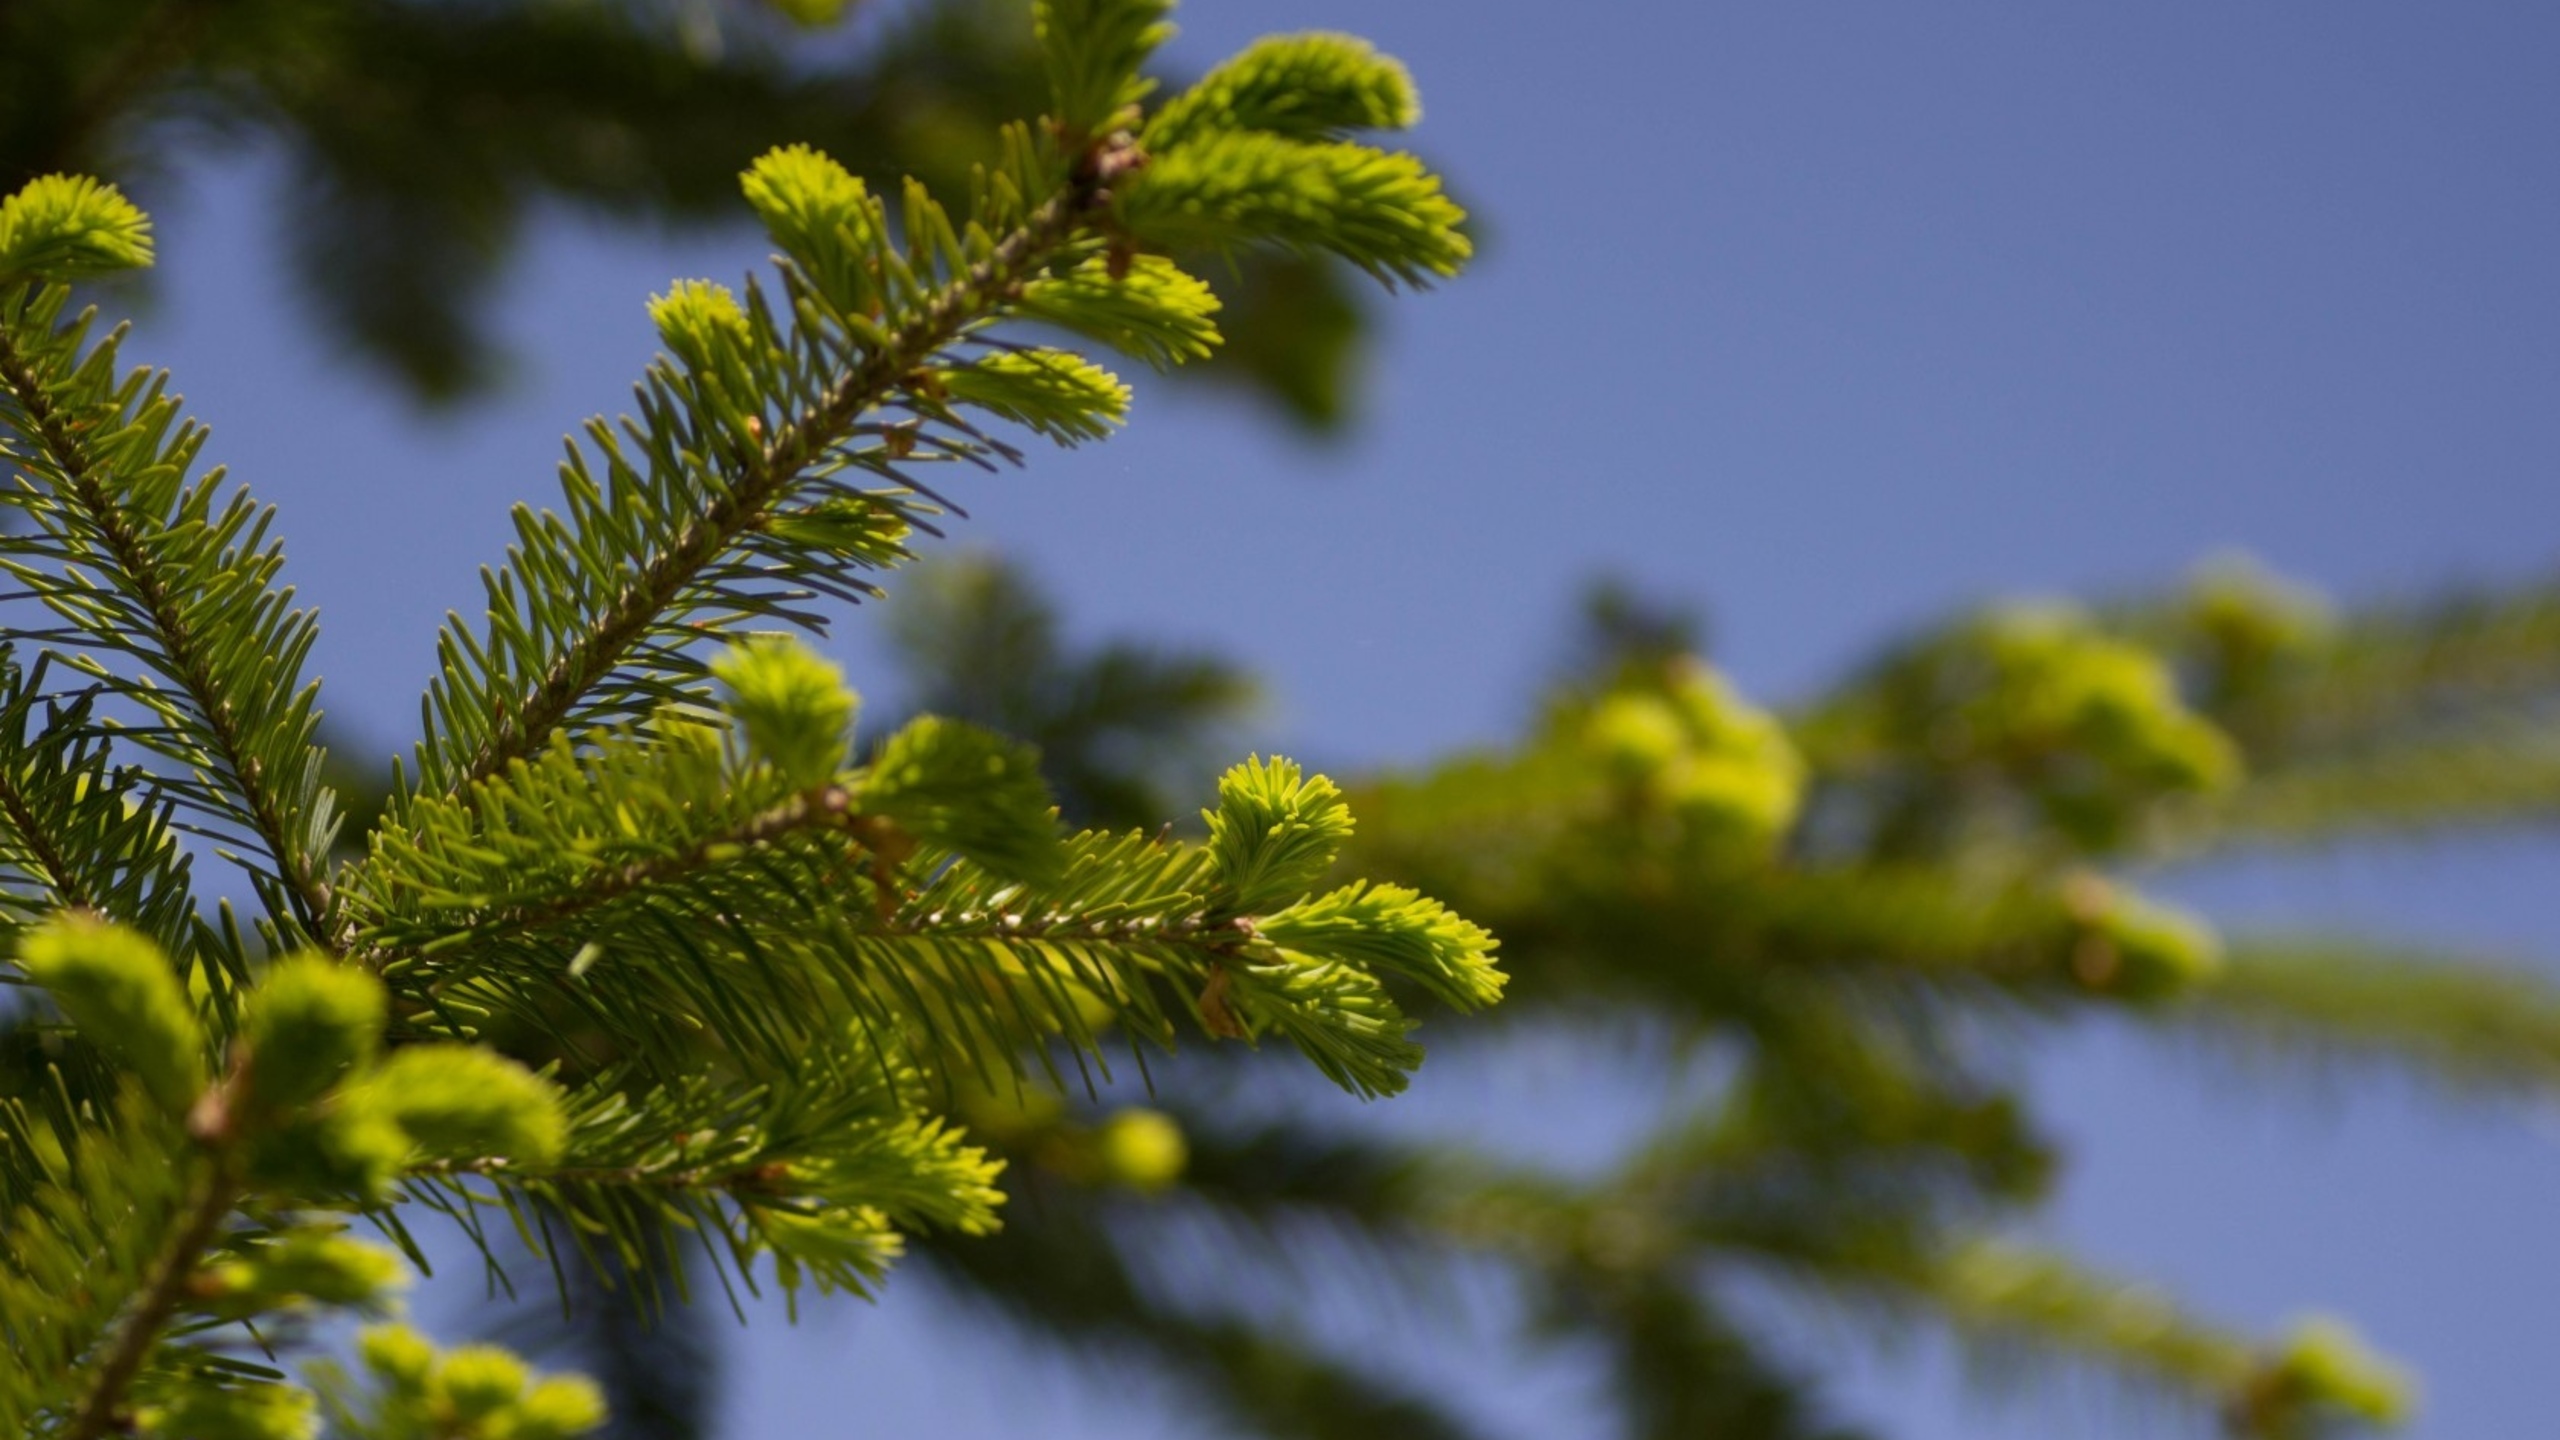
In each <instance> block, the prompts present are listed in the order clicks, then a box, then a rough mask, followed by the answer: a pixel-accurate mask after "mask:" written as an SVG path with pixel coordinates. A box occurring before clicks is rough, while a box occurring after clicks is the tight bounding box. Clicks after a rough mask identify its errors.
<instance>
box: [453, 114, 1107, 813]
mask: <svg viewBox="0 0 2560 1440" xmlns="http://www.w3.org/2000/svg"><path fill="white" fill-rule="evenodd" d="M1138 163H1139V154H1138V152H1137V150H1136V149H1135V147H1134V146H1133V145H1132V144H1130V143H1128V142H1127V141H1125V140H1121V141H1117V142H1112V141H1106V142H1104V143H1103V144H1101V145H1100V146H1098V147H1097V148H1096V150H1095V151H1094V154H1093V157H1092V159H1091V160H1090V161H1089V163H1088V164H1087V165H1086V166H1085V167H1083V168H1082V170H1081V171H1080V173H1079V174H1078V175H1077V176H1076V177H1075V178H1073V179H1072V180H1071V181H1070V182H1069V183H1068V184H1067V185H1066V186H1064V187H1062V188H1061V189H1060V190H1059V191H1058V192H1057V193H1055V194H1053V195H1051V196H1050V197H1049V198H1048V199H1047V200H1046V201H1044V202H1042V204H1041V205H1040V206H1039V207H1038V208H1037V209H1036V210H1034V211H1033V212H1032V213H1031V215H1030V216H1029V218H1028V219H1026V220H1025V221H1024V222H1023V223H1022V224H1021V225H1020V226H1019V227H1017V228H1016V229H1015V230H1013V231H1012V232H1011V233H1010V234H1008V235H1006V236H1005V237H1004V239H1003V240H1001V241H1000V242H998V244H997V245H996V247H995V250H994V252H993V253H992V254H990V255H989V256H988V257H987V258H986V259H984V260H982V261H979V262H978V263H977V264H975V265H973V266H971V267H970V268H969V269H968V270H966V271H964V272H963V273H962V274H960V275H959V276H958V277H957V278H955V279H953V280H952V281H951V282H950V283H949V284H947V285H945V286H944V287H943V288H942V289H941V290H940V291H938V292H936V293H935V295H934V296H933V298H932V299H931V300H930V301H928V302H927V303H926V304H925V305H924V307H923V308H922V310H920V311H919V312H918V313H917V314H916V315H915V316H914V318H913V319H911V320H909V321H908V322H907V323H906V324H905V325H903V326H900V327H898V328H897V329H895V330H893V331H890V332H889V333H888V334H887V336H886V337H885V338H884V339H883V341H882V343H881V344H880V345H879V346H878V347H877V348H876V349H874V350H873V351H872V354H871V357H870V358H869V359H868V360H866V361H865V362H864V363H863V364H862V365H861V366H859V367H858V368H856V369H855V370H853V371H852V372H851V373H850V374H848V375H846V376H844V377H843V378H842V379H841V380H840V381H838V382H837V383H836V385H835V386H834V387H833V388H832V389H831V390H830V391H829V392H828V393H827V394H826V396H825V397H824V398H823V399H822V400H820V401H819V402H818V403H817V404H815V405H813V406H811V407H809V408H808V409H806V410H804V411H803V412H802V413H801V414H800V416H799V417H798V418H797V419H795V420H792V421H790V422H788V423H785V424H783V425H780V426H778V427H776V428H775V430H774V433H773V434H772V435H771V437H769V438H768V439H766V440H765V442H764V444H763V445H762V447H761V449H760V450H759V451H758V452H757V453H756V454H755V456H754V457H752V459H751V460H750V461H749V462H748V463H747V465H746V466H745V467H744V472H743V473H742V474H741V475H739V476H738V477H737V478H736V480H735V481H734V482H733V483H732V484H731V485H730V486H729V487H728V488H727V489H726V490H725V491H724V492H723V493H722V494H720V495H719V496H718V497H716V498H715V499H714V500H713V501H712V503H711V504H710V505H709V506H708V507H707V508H705V509H704V511H703V512H702V513H701V514H700V515H698V516H697V517H695V518H694V519H693V520H692V521H691V522H690V523H689V524H687V525H686V526H685V527H684V529H683V530H682V531H680V532H679V533H678V534H677V536H676V537H675V539H674V541H673V542H672V543H671V544H669V545H668V546H667V547H666V548H664V549H663V550H661V551H660V552H659V553H658V554H657V556H656V557H654V558H653V559H652V560H651V561H650V562H649V563H648V564H646V565H645V566H643V567H642V568H641V570H640V572H639V573H638V574H636V575H634V576H633V577H632V578H631V579H630V581H629V582H628V583H627V584H626V585H625V586H624V587H623V588H622V590H621V592H620V593H619V594H618V595H616V596H615V597H614V598H613V599H612V600H611V601H610V602H609V603H608V604H607V605H606V606H605V608H604V610H603V611H602V612H601V613H600V614H598V615H597V616H596V617H595V618H594V620H593V621H592V622H591V623H590V624H589V625H588V627H587V630H586V634H585V635H584V637H583V638H582V639H581V640H580V641H579V642H578V643H577V644H575V645H573V646H572V647H571V648H570V649H569V650H568V651H566V652H565V653H563V654H562V655H560V656H559V657H558V658H557V659H556V660H555V661H554V662H553V664H552V666H551V668H550V670H549V672H548V673H546V674H545V675H544V676H543V678H542V680H541V681H540V683H539V684H537V685H536V686H535V687H534V689H533V691H532V693H531V694H530V695H529V696H528V697H527V698H526V700H525V702H524V704H523V705H522V706H521V707H520V708H518V709H515V710H512V711H510V712H508V713H506V714H503V715H500V716H498V717H496V718H495V721H494V723H493V724H492V725H491V727H490V729H489V732H488V734H487V736H486V738H485V739H484V740H483V741H482V742H481V744H480V746H479V748H478V749H477V750H476V751H475V752H474V753H473V754H472V756H471V758H470V760H469V761H468V763H466V764H465V765H464V766H463V767H462V768H461V771H460V774H459V776H458V777H457V779H456V781H455V783H454V785H453V787H452V788H453V789H454V790H457V791H458V790H460V789H462V788H464V787H466V786H468V785H470V784H471V783H473V782H474V781H478V780H483V779H486V778H488V777H490V776H492V775H495V774H497V773H499V772H500V771H502V770H504V769H505V768H506V766H507V765H508V763H509V762H510V761H514V760H518V759H522V758H524V757H525V756H528V755H530V754H532V753H533V752H534V751H535V750H536V749H538V748H539V747H540V746H541V745H542V744H543V743H544V741H545V740H546V739H548V737H549V736H550V734H551V733H552V731H553V730H555V729H557V728H558V727H559V726H560V725H561V723H562V722H564V721H565V720H567V719H568V717H569V716H570V714H571V713H572V712H573V711H574V710H575V709H576V707H577V704H578V701H579V700H580V699H581V698H583V697H584V696H585V695H586V694H587V692H588V691H589V689H591V688H592V687H593V686H594V685H595V684H596V683H597V682H598V681H600V680H602V679H603V678H604V677H605V676H606V675H608V674H610V673H611V672H612V670H613V668H614V667H615V666H616V665H617V664H619V663H620V662H621V660H622V659H623V657H624V656H625V655H626V654H627V653H628V652H629V651H630V650H631V648H632V647H633V646H634V645H636V644H638V643H639V642H640V641H641V640H642V639H643V638H645V637H646V636H647V635H648V633H649V629H650V626H651V623H652V622H653V621H655V620H656V619H657V618H658V617H659V616H660V615H661V614H663V613H664V612H665V611H666V610H667V609H668V608H669V607H670V606H672V605H673V604H674V603H675V602H676V600H677V597H678V596H680V595H681V594H682V593H683V592H684V590H685V588H686V587H687V586H688V585H690V584H691V583H692V582H693V580H694V578H695V577H696V576H697V575H699V574H700V573H701V572H702V571H703V570H704V569H705V568H706V567H708V566H710V565H711V564H713V563H714V562H715V561H717V560H718V559H719V558H720V556H721V555H722V554H723V553H725V552H726V551H727V550H728V549H729V548H730V547H731V546H732V545H733V544H735V543H736V542H737V540H738V539H739V538H740V537H741V536H743V535H745V534H746V533H748V532H749V531H750V530H752V529H753V528H754V527H755V526H756V525H757V524H758V523H760V522H761V521H763V520H765V519H766V518H767V517H768V516H769V515H770V513H771V511H772V508H773V506H774V505H775V504H776V503H777V502H779V501H781V500H782V499H784V498H785V497H786V496H787V495H788V494H789V493H790V491H791V487H792V483H793V482H794V481H795V480H796V479H798V478H799V476H800V473H801V471H802V469H803V468H804V467H806V466H807V465H809V464H810V463H811V462H813V461H815V460H816V459H818V458H819V457H820V456H822V455H824V454H825V453H826V451H827V450H828V449H829V448H830V447H832V446H833V445H835V444H836V443H838V442H839V441H841V440H843V439H844V438H846V437H847V436H848V435H850V434H852V433H853V432H854V430H855V426H856V422H857V421H859V420H860V419H861V417H862V416H863V415H865V414H866V413H868V412H869V411H870V410H872V409H873V408H874V407H875V406H878V405H879V404H881V403H882V402H883V401H884V400H886V399H887V398H888V397H889V395H890V394H891V393H892V392H893V391H894V390H896V388H897V387H898V385H899V384H900V383H901V382H902V381H904V380H905V379H906V378H907V377H908V376H909V375H910V374H911V373H912V372H913V371H914V370H915V369H916V367H918V366H919V365H922V364H923V363H924V362H925V361H926V360H928V359H930V358H931V357H932V356H933V354H934V353H935V352H936V351H938V350H940V349H941V348H942V347H943V346H945V345H947V344H949V343H950V342H951V341H952V340H954V339H956V338H958V336H959V335H960V334H961V332H962V331H963V330H965V329H966V328H967V326H968V325H969V323H970V322H971V321H973V320H975V319H977V318H978V317H979V316H980V315H981V314H983V313H984V311H985V309H986V308H987V307H988V306H989V305H990V304H992V303H994V302H996V301H999V300H1001V299H1004V298H1006V297H1007V296H1008V295H1009V294H1010V293H1012V292H1013V291H1014V290H1016V289H1017V288H1018V287H1019V286H1020V285H1021V283H1022V282H1023V281H1024V280H1025V279H1027V278H1028V277H1029V275H1030V273H1031V272H1032V270H1033V269H1034V268H1035V267H1037V266H1038V265H1039V264H1040V263H1041V262H1042V261H1043V260H1045V259H1047V258H1048V257H1049V255H1050V254H1051V253H1053V252H1054V251H1055V250H1056V249H1057V248H1058V247H1059V246H1060V245H1062V244H1064V243H1065V242H1066V241H1068V240H1070V239H1072V238H1074V236H1075V235H1076V233H1077V231H1078V230H1079V229H1080V228H1081V227H1082V226H1083V225H1084V224H1085V223H1086V222H1087V221H1089V220H1090V219H1091V218H1092V217H1093V215H1094V214H1095V213H1097V212H1098V211H1099V210H1100V209H1101V208H1102V207H1103V206H1104V205H1106V204H1107V203H1108V202H1109V199H1110V191H1109V189H1108V188H1107V187H1108V185H1109V183H1110V181H1111V180H1112V179H1113V178H1114V177H1116V176H1118V175H1120V174H1122V173H1125V172H1126V171H1127V170H1128V169H1129V168H1131V167H1132V166H1134V165H1136V164H1138Z"/></svg>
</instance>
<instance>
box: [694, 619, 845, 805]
mask: <svg viewBox="0 0 2560 1440" xmlns="http://www.w3.org/2000/svg"><path fill="white" fill-rule="evenodd" d="M711 675H712V678H713V679H716V680H718V681H719V682H720V683H721V685H722V686H723V687H725V688H726V689H727V690H728V692H729V713H730V714H731V715H733V716H735V717H737V721H738V726H739V728H740V729H741V730H743V731H745V732H746V737H747V749H748V752H749V753H750V754H752V755H753V756H755V758H756V759H758V760H761V761H763V762H764V763H765V764H767V765H770V766H772V767H773V768H774V769H775V770H777V771H779V772H781V774H782V776H783V778H784V779H785V780H787V781H789V782H790V783H792V784H795V785H801V786H814V785H823V784H825V783H827V782H828V781H830V780H833V779H834V778H835V777H836V772H837V771H839V770H841V769H843V768H844V759H845V750H846V747H848V746H849V745H850V744H852V737H853V712H854V698H853V692H852V691H851V690H848V689H846V688H845V683H844V672H843V671H842V670H839V669H838V668H836V667H835V666H834V665H831V664H829V663H827V662H826V661H825V660H823V659H820V658H819V657H818V656H816V655H815V654H812V653H811V652H810V651H809V649H808V648H807V647H806V646H803V645H799V644H795V643H793V642H792V641H791V640H789V639H788V638H786V637H781V636H771V637H766V638H763V639H760V640H757V641H753V642H750V643H748V644H744V645H737V646H732V647H731V648H730V649H729V650H727V651H726V652H724V653H723V654H722V655H721V656H720V658H719V659H717V660H714V661H713V662H711Z"/></svg>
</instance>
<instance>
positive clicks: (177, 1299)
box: [59, 1145, 241, 1440]
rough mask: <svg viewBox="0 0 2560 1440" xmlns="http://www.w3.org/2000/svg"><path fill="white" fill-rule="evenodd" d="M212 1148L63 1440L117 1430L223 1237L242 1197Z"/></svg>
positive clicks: (222, 1155)
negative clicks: (128, 1400) (133, 1390)
mask: <svg viewBox="0 0 2560 1440" xmlns="http://www.w3.org/2000/svg"><path fill="white" fill-rule="evenodd" d="M209 1149H210V1152H211V1153H210V1157H209V1164H208V1165H207V1167H206V1170H205V1173H204V1176H203V1178H202V1179H200V1180H199V1181H198V1182H197V1189H196V1193H195V1196H194V1197H193V1198H192V1199H191V1200H190V1201H189V1202H188V1204H187V1207H186V1209H185V1211H184V1212H183V1213H182V1216H181V1219H180V1221H179V1224H178V1228H177V1229H176V1230H175V1231H174V1232H172V1233H171V1235H170V1237H169V1243H168V1247H167V1248H166V1249H165V1250H164V1251H162V1253H161V1256H160V1260H159V1262H158V1263H157V1264H156V1265H154V1266H153V1267H152V1273H151V1279H150V1281H149V1283H148V1284H146V1285H145V1286H144V1287H143V1291H142V1294H141V1296H140V1298H139V1299H137V1300H136V1301H135V1302H134V1306H133V1309H132V1311H131V1312H130V1313H129V1314H127V1315H126V1317H125V1320H124V1323H123V1324H122V1325H121V1326H119V1327H117V1329H116V1333H115V1338H114V1339H113V1340H111V1341H110V1342H109V1343H108V1346H107V1351H106V1354H105V1355H104V1356H103V1357H102V1358H101V1359H100V1361H99V1362H98V1368H97V1371H96V1375H95V1378H94V1379H92V1380H91V1382H90V1385H89V1391H88V1394H87V1395H86V1396H85V1397H84V1398H83V1399H82V1400H81V1402H80V1408H79V1409H78V1410H76V1411H74V1412H73V1414H72V1417H71V1421H70V1423H69V1424H68V1425H67V1426H66V1427H65V1428H64V1430H63V1431H62V1434H61V1436H60V1437H59V1440H98V1437H100V1436H102V1435H105V1434H107V1433H108V1432H109V1431H110V1430H112V1429H115V1428H117V1427H118V1425H119V1421H118V1417H117V1412H118V1410H119V1409H120V1408H121V1407H122V1406H123V1403H124V1396H125V1392H126V1390H127V1389H128V1388H130V1387H131V1386H132V1384H133V1382H134V1380H135V1378H136V1377H137V1376H138V1375H140V1374H141V1371H142V1367H143V1363H144V1362H145V1361H147V1360H149V1359H150V1357H151V1352H152V1350H153V1349H154V1348H155V1347H156V1346H157V1345H158V1344H159V1343H160V1336H161V1332H162V1330H164V1329H165V1328H166V1327H167V1326H168V1324H169V1321H170V1319H171V1317H173V1316H174V1315H176V1314H177V1311H178V1307H179V1305H180V1303H181V1302H183V1301H184V1300H185V1299H186V1297H187V1281H188V1280H189V1279H190V1278H191V1277H193V1276H194V1274H195V1272H196V1267H197V1266H198V1265H199V1264H200V1263H202V1261H203V1259H204V1255H205V1252H206V1250H207V1249H208V1248H210V1247H211V1246H212V1244H213V1242H214V1240H215V1239H216V1238H217V1237H218V1236H219V1235H220V1233H221V1230H222V1222H223V1220H224V1218H225V1217H227V1216H229V1215H230V1213H231V1207H232V1205H233V1203H234V1202H236V1201H237V1200H238V1199H239V1198H240V1194H241V1182H240V1176H239V1173H238V1171H237V1169H236V1168H235V1167H234V1166H233V1165H232V1163H231V1159H230V1156H229V1154H228V1153H227V1151H226V1150H225V1149H224V1148H223V1147H221V1146H219V1145H215V1146H211V1147H209Z"/></svg>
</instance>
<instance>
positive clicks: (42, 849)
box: [0, 769, 98, 911]
mask: <svg viewBox="0 0 2560 1440" xmlns="http://www.w3.org/2000/svg"><path fill="white" fill-rule="evenodd" d="M0 819H5V820H6V822H7V824H8V827H9V830H10V832H11V833H12V834H13V835H15V836H16V838H17V841H18V844H19V845H20V847H22V848H23V849H24V850H25V851H26V857H27V859H28V860H29V861H31V862H33V872H34V873H33V875H32V878H34V879H35V880H36V881H38V882H39V883H40V884H42V885H43V886H44V887H45V889H47V890H49V891H51V892H53V898H54V901H55V903H56V905H57V906H59V907H60V908H63V909H69V910H91V911H95V910H97V909H98V904H97V902H96V900H95V899H94V898H92V897H91V896H90V894H89V890H88V887H87V886H86V885H84V884H82V883H81V880H80V876H79V873H78V872H77V871H76V870H74V869H73V868H72V866H71V863H70V861H69V860H68V859H67V858H66V857H65V856H64V854H63V852H62V850H61V848H60V847H59V846H57V845H56V844H55V843H54V842H53V837H52V836H51V835H50V834H49V833H48V832H47V830H46V827H45V824H44V820H43V818H42V817H41V816H39V815H37V814H36V813H35V810H34V808H33V807H32V806H31V805H30V804H29V803H28V799H27V794H26V791H24V790H23V789H21V788H20V787H19V785H18V780H17V777H16V776H15V775H13V774H10V773H9V772H8V771H6V770H5V769H0Z"/></svg>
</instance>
